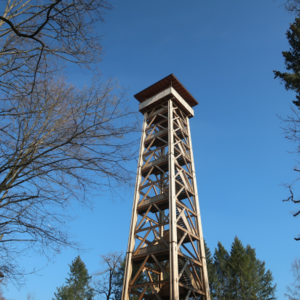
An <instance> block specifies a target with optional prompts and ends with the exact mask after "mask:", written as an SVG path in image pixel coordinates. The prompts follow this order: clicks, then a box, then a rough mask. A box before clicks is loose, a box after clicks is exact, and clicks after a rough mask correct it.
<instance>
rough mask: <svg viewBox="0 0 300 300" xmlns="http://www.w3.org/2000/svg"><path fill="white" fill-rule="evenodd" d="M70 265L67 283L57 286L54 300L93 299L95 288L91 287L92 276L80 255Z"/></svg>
mask: <svg viewBox="0 0 300 300" xmlns="http://www.w3.org/2000/svg"><path fill="white" fill-rule="evenodd" d="M69 266H70V273H69V278H66V285H64V286H62V287H59V288H57V293H54V295H55V298H53V300H92V299H93V298H94V290H93V288H91V287H90V282H91V278H92V277H91V276H89V274H88V271H87V269H86V266H85V264H84V262H83V261H82V260H81V258H80V256H77V257H76V258H75V259H74V260H73V261H72V264H71V265H69Z"/></svg>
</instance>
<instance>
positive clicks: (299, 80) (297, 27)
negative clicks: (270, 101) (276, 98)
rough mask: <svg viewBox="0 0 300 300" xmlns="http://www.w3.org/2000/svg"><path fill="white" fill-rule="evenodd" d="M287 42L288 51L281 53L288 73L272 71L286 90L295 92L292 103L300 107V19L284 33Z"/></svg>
mask: <svg viewBox="0 0 300 300" xmlns="http://www.w3.org/2000/svg"><path fill="white" fill-rule="evenodd" d="M286 36H287V39H288V42H289V44H290V46H291V48H290V50H289V51H283V52H282V55H283V57H284V59H285V65H286V69H287V70H288V71H290V72H284V73H282V72H279V71H273V72H274V74H275V78H277V77H279V78H280V79H281V81H282V82H283V83H284V84H285V88H286V89H287V90H292V91H295V92H296V99H297V100H294V101H293V103H294V104H295V105H296V106H297V107H300V18H296V19H295V22H294V23H292V24H291V25H290V29H289V30H288V31H287V33H286Z"/></svg>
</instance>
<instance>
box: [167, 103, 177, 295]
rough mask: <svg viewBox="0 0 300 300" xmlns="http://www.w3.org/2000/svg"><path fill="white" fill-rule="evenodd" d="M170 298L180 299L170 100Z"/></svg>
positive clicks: (171, 106)
mask: <svg viewBox="0 0 300 300" xmlns="http://www.w3.org/2000/svg"><path fill="white" fill-rule="evenodd" d="M168 148H169V149H168V154H169V157H168V160H169V218H170V225H169V226H170V229H169V230H170V237H169V243H170V300H179V282H178V248H177V223H176V202H175V197H176V189H175V159H174V127H173V102H172V100H169V101H168Z"/></svg>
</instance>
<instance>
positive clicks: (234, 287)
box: [228, 237, 251, 300]
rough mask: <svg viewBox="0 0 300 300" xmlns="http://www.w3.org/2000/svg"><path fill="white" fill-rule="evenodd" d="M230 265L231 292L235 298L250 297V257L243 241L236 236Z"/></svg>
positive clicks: (243, 298) (238, 299) (244, 298)
mask: <svg viewBox="0 0 300 300" xmlns="http://www.w3.org/2000/svg"><path fill="white" fill-rule="evenodd" d="M228 267H229V272H230V276H229V292H230V294H231V296H232V298H233V299H237V300H240V299H241V300H246V299H249V296H250V290H251V283H250V278H251V277H250V257H249V255H247V253H246V249H245V247H244V246H243V244H242V242H241V241H240V240H239V239H238V238H237V237H235V238H234V242H233V243H232V246H231V251H230V258H229V261H228Z"/></svg>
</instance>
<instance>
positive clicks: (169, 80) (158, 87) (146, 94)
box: [134, 74, 198, 107]
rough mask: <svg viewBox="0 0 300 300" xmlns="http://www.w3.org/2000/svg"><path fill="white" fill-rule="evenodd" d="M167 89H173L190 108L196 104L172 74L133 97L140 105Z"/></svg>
mask: <svg viewBox="0 0 300 300" xmlns="http://www.w3.org/2000/svg"><path fill="white" fill-rule="evenodd" d="M169 87H172V88H174V89H175V90H176V91H177V93H178V94H179V95H180V96H181V97H182V98H183V99H184V100H185V101H186V102H187V103H188V104H189V105H190V106H191V107H194V106H196V105H197V104H198V101H197V100H196V99H195V98H194V97H193V96H192V95H191V94H190V92H189V91H188V90H187V89H186V88H185V87H184V86H183V84H182V83H181V82H180V81H179V80H178V79H177V78H176V77H175V75H174V74H170V75H168V76H167V77H165V78H163V79H161V80H159V81H157V82H156V83H154V84H152V85H150V86H149V87H147V88H145V89H144V90H142V91H141V92H139V93H137V94H135V95H134V97H135V99H137V100H138V101H139V102H140V103H142V102H144V101H146V100H147V99H149V98H151V97H153V96H155V95H157V94H159V93H160V92H162V91H164V90H166V89H167V88H169Z"/></svg>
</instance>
